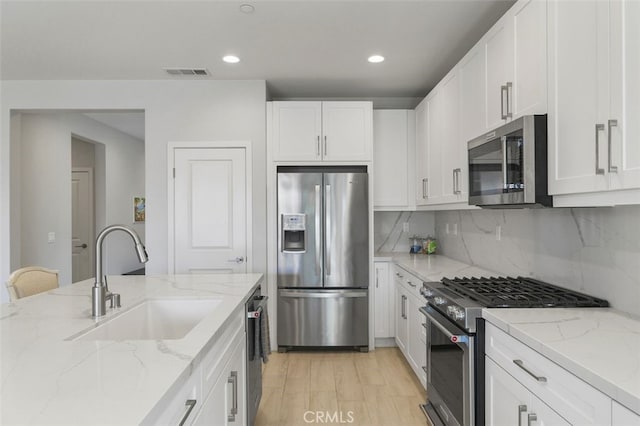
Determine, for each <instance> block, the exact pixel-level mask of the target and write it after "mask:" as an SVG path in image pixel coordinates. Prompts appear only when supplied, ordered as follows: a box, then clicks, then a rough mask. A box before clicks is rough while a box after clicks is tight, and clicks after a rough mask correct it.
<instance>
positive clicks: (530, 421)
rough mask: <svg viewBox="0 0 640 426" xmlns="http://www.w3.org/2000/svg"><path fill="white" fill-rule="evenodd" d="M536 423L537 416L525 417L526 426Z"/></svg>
mask: <svg viewBox="0 0 640 426" xmlns="http://www.w3.org/2000/svg"><path fill="white" fill-rule="evenodd" d="M535 421H538V415H537V414H536V413H531V414H529V415H528V416H527V426H531V423H533V422H535Z"/></svg>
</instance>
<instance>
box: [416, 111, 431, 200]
mask: <svg viewBox="0 0 640 426" xmlns="http://www.w3.org/2000/svg"><path fill="white" fill-rule="evenodd" d="M415 112H416V153H415V180H414V182H415V189H416V193H415V195H416V200H415V201H416V205H417V206H423V205H425V204H427V185H428V183H429V182H428V180H429V164H428V157H427V132H428V125H427V120H428V114H429V102H428V99H427V98H425V99H423V100H422V102H420V103H419V104H418V106H417V107H416V109H415Z"/></svg>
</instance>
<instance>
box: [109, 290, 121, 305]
mask: <svg viewBox="0 0 640 426" xmlns="http://www.w3.org/2000/svg"><path fill="white" fill-rule="evenodd" d="M110 299H111V309H114V308H119V307H121V306H122V305H120V294H118V293H111V298H110Z"/></svg>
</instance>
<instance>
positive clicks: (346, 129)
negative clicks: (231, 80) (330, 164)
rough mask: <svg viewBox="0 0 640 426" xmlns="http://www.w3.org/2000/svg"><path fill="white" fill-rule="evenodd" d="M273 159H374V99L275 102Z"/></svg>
mask: <svg viewBox="0 0 640 426" xmlns="http://www.w3.org/2000/svg"><path fill="white" fill-rule="evenodd" d="M272 129H273V130H272V132H273V134H272V138H273V144H272V146H273V160H274V161H371V155H372V140H373V138H372V104H371V102H307V101H304V102H273V126H272Z"/></svg>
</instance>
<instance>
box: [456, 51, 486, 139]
mask: <svg viewBox="0 0 640 426" xmlns="http://www.w3.org/2000/svg"><path fill="white" fill-rule="evenodd" d="M485 57H486V56H485V50H484V49H483V45H482V44H480V45H476V46H475V47H474V48H473V49H472V50H471V51H469V53H467V55H466V56H465V57H464V58H463V59H462V61H461V62H460V95H461V100H460V105H461V109H460V116H461V120H460V131H461V134H462V140H463V143H464V144H465V146H466V143H467V142H468V141H469V140H471V139H473V138H475V137H477V136H480V135H481V134H482V133H484V132H485V130H486V119H487V116H486V114H487V105H486V102H485V98H486V84H485V74H486V69H485Z"/></svg>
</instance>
